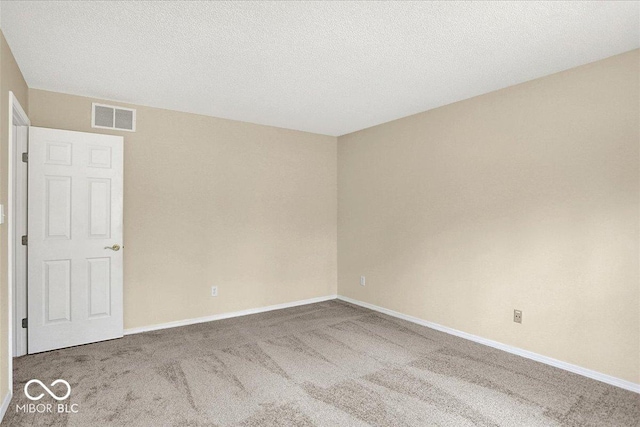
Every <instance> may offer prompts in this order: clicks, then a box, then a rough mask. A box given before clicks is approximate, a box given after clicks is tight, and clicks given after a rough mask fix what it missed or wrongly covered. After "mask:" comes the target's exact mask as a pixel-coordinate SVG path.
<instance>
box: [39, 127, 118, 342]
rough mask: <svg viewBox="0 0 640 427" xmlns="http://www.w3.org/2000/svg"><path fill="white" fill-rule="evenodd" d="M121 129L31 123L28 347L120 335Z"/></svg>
mask: <svg viewBox="0 0 640 427" xmlns="http://www.w3.org/2000/svg"><path fill="white" fill-rule="evenodd" d="M122 152H123V140H122V137H120V136H111V135H98V134H92V133H83V132H71V131H65V130H58V129H45V128H38V127H30V128H29V213H28V286H27V289H28V295H27V298H28V352H29V353H38V352H41V351H47V350H53V349H56V348H62V347H69V346H74V345H79V344H86V343H90V342H96V341H103V340H108V339H112V338H118V337H122V334H123V317H122V250H121V248H120V247H121V245H122V242H123V241H122V205H123V201H122V199H123V197H122V189H123V188H122V185H123V179H122V178H123V153H122Z"/></svg>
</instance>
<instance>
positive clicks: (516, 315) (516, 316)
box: [513, 310, 522, 323]
mask: <svg viewBox="0 0 640 427" xmlns="http://www.w3.org/2000/svg"><path fill="white" fill-rule="evenodd" d="M513 321H514V322H516V323H522V311H521V310H513Z"/></svg>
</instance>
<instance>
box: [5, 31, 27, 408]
mask: <svg viewBox="0 0 640 427" xmlns="http://www.w3.org/2000/svg"><path fill="white" fill-rule="evenodd" d="M9 91H12V92H13V93H14V94H15V96H16V98H18V101H19V102H20V105H21V106H22V108H23V109H24V110H25V111H28V107H29V106H28V92H27V84H26V83H25V81H24V78H22V73H21V72H20V69H19V68H18V65H17V64H16V61H15V59H14V58H13V54H12V53H11V49H10V48H9V45H8V44H7V41H6V40H5V39H4V35H3V34H2V32H1V31H0V203H2V204H3V205H4V206H5V208H6V206H7V195H8V191H9V189H8V187H7V180H8V174H7V170H8V167H9V163H8V161H7V157H8V152H9V133H8V124H9V108H8V106H9ZM7 248H8V246H7V228H6V223H5V224H3V225H1V226H0V403H2V401H3V400H4V398H5V396H6V395H7V392H8V391H9V387H8V377H7V374H8V368H9V365H8V360H9V340H8V326H9V323H8V322H9V317H8V309H9V300H8V295H7V291H8V285H7Z"/></svg>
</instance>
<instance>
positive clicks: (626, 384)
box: [338, 295, 640, 393]
mask: <svg viewBox="0 0 640 427" xmlns="http://www.w3.org/2000/svg"><path fill="white" fill-rule="evenodd" d="M338 299H340V300H342V301H346V302H349V303H351V304H355V305H359V306H361V307H365V308H368V309H371V310H375V311H378V312H380V313H384V314H388V315H389V316H393V317H397V318H398V319H402V320H406V321H409V322H412V323H417V324H418V325H422V326H426V327H428V328H431V329H435V330H438V331H441V332H445V333H447V334H451V335H455V336H457V337H460V338H464V339H467V340H469V341H474V342H477V343H480V344H484V345H487V346H489V347H493V348H497V349H499V350H503V351H506V352H507V353H512V354H515V355H518V356H522V357H525V358H527V359H531V360H535V361H536V362H540V363H544V364H546V365H551V366H555V367H556V368H560V369H564V370H565V371H569V372H573V373H574V374H578V375H582V376H585V377H587V378H591V379H594V380H597V381H601V382H603V383H607V384H611V385H613V386H616V387H620V388H623V389H625V390H629V391H633V392H636V393H640V384H637V383H633V382H631V381H626V380H623V379H620V378H616V377H612V376H611V375H607V374H603V373H601V372H597V371H593V370H591V369H587V368H583V367H581V366H578V365H573V364H571V363H567V362H563V361H561V360H557V359H553V358H551V357H547V356H543V355H541V354H538V353H534V352H532V351H528V350H523V349H521V348H518V347H513V346H510V345H507V344H502V343H500V342H497V341H493V340H490V339H486V338H482V337H479V336H477V335H472V334H469V333H466V332H462V331H458V330H456V329H452V328H448V327H446V326H442V325H439V324H437V323H432V322H428V321H426V320H422V319H419V318H417V317H413V316H408V315H406V314H402V313H399V312H397V311H393V310H389V309H387V308H384V307H378V306H377V305H373V304H369V303H366V302H362V301H358V300H355V299H352V298H348V297H345V296H342V295H338Z"/></svg>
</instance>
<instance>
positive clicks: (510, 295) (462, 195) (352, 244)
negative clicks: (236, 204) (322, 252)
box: [338, 50, 640, 383]
mask: <svg viewBox="0 0 640 427" xmlns="http://www.w3.org/2000/svg"><path fill="white" fill-rule="evenodd" d="M639 61H640V58H639V53H638V51H637V50H636V51H632V52H629V53H626V54H622V55H618V56H615V57H611V58H609V59H605V60H602V61H599V62H595V63H592V64H589V65H586V66H582V67H579V68H575V69H572V70H568V71H566V72H562V73H559V74H555V75H552V76H549V77H545V78H541V79H538V80H534V81H531V82H528V83H525V84H521V85H518V86H514V87H510V88H507V89H504V90H500V91H497V92H493V93H489V94H486V95H482V96H479V97H476V98H473V99H469V100H466V101H462V102H458V103H455V104H452V105H448V106H445V107H442V108H438V109H435V110H431V111H428V112H425V113H422V114H418V115H415V116H411V117H407V118H403V119H400V120H397V121H394V122H390V123H386V124H383V125H380V126H376V127H373V128H370V129H366V130H363V131H360V132H356V133H353V134H349V135H346V136H343V137H340V138H339V139H338V185H339V193H338V194H339V196H338V207H339V213H338V217H339V222H338V236H339V239H338V266H339V275H338V289H339V293H340V294H341V295H345V296H348V297H352V298H355V299H358V300H361V301H365V302H368V303H372V304H376V305H379V306H382V307H386V308H389V309H392V310H396V311H399V312H402V313H405V314H408V315H412V316H415V317H419V318H422V319H425V320H428V321H431V322H435V323H439V324H442V325H445V326H448V327H451V328H455V329H458V330H461V331H465V332H468V333H471V334H476V335H479V336H481V337H485V338H489V339H492V340H496V341H499V342H502V343H505V344H509V345H513V346H516V347H519V348H523V349H527V350H531V351H534V352H536V353H540V354H543V355H546V356H550V357H553V358H557V359H560V360H562V361H565V362H569V363H573V364H577V365H580V366H583V367H585V368H589V369H593V370H596V371H600V372H603V373H606V374H609V375H613V376H615V377H619V378H622V379H625V380H628V381H633V382H636V383H638V382H640V342H639V340H640V295H639V292H640V289H639V288H640V277H639V259H640V254H639V248H638V244H639V243H638V242H639V239H638V238H639V218H640V213H639V203H640V200H639V197H640V186H639V145H640V142H639V141H640V136H639V127H640V110H639V103H640V93H639V88H638V79H639V75H640V69H639ZM360 275H365V276H366V278H367V282H366V283H367V284H366V286H365V287H361V286H359V276H360ZM514 308H517V309H521V310H523V323H522V324H521V325H518V324H516V323H514V322H513V320H512V316H513V309H514Z"/></svg>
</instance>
